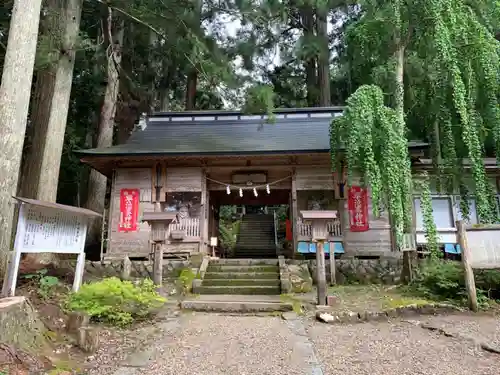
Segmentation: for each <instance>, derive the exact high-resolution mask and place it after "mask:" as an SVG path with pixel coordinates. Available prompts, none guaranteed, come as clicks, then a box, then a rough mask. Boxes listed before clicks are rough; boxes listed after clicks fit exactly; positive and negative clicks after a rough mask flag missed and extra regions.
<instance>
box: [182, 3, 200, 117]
mask: <svg viewBox="0 0 500 375" xmlns="http://www.w3.org/2000/svg"><path fill="white" fill-rule="evenodd" d="M194 7H195V8H194V9H193V11H194V13H195V15H194V16H193V19H194V21H193V22H194V23H193V25H192V27H193V31H194V33H195V34H196V35H197V36H201V35H202V31H201V12H202V9H203V0H196V1H195V5H194ZM195 64H196V62H195ZM198 68H199V67H198V66H196V65H195V66H191V67H190V69H189V72H188V75H187V79H186V106H185V109H186V111H192V110H194V109H195V108H196V89H197V87H198Z"/></svg>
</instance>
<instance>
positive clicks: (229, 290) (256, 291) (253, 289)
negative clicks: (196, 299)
mask: <svg viewBox="0 0 500 375" xmlns="http://www.w3.org/2000/svg"><path fill="white" fill-rule="evenodd" d="M193 292H194V293H195V294H241V295H243V294H245V295H246V294H252V295H272V294H280V293H281V288H280V287H279V286H203V285H202V286H200V287H196V288H193Z"/></svg>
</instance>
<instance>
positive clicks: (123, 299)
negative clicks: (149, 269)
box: [67, 277, 166, 325]
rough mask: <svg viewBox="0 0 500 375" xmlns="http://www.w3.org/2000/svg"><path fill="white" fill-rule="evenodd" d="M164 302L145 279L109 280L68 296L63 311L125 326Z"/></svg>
mask: <svg viewBox="0 0 500 375" xmlns="http://www.w3.org/2000/svg"><path fill="white" fill-rule="evenodd" d="M165 301H166V299H165V298H163V297H161V296H160V295H159V294H158V293H157V292H156V290H155V286H154V284H153V282H152V281H151V280H149V279H147V280H143V281H141V282H139V283H138V284H134V283H132V282H130V281H122V280H120V279H118V278H116V277H110V278H107V279H104V280H102V281H98V282H94V283H88V284H84V285H82V287H81V288H80V290H79V291H78V292H76V293H72V294H70V296H69V297H68V301H67V308H68V309H69V310H71V311H80V312H85V313H86V314H88V315H89V316H90V318H91V319H93V320H98V321H104V322H107V323H111V324H116V325H126V324H129V323H131V322H132V321H133V320H134V319H141V318H142V319H143V318H145V317H146V316H148V315H150V314H151V313H152V312H153V310H155V309H157V308H159V307H161V306H162V305H163V304H164V303H165Z"/></svg>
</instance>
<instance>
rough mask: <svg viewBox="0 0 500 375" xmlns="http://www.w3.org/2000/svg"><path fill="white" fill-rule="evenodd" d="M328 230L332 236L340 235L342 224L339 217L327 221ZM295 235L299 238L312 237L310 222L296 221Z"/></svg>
mask: <svg viewBox="0 0 500 375" xmlns="http://www.w3.org/2000/svg"><path fill="white" fill-rule="evenodd" d="M327 228H328V232H329V233H330V236H332V237H342V225H341V223H340V219H335V220H332V221H330V222H328V223H327ZM297 235H298V237H299V239H301V238H312V228H311V225H310V224H306V223H303V222H300V221H299V222H298V223H297Z"/></svg>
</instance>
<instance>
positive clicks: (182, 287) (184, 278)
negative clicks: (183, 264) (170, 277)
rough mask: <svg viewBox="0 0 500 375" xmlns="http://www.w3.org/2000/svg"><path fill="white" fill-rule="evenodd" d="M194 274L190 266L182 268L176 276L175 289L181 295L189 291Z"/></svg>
mask: <svg viewBox="0 0 500 375" xmlns="http://www.w3.org/2000/svg"><path fill="white" fill-rule="evenodd" d="M195 278H196V274H195V273H194V272H193V270H192V269H191V268H183V269H182V270H181V272H180V273H179V277H178V278H177V289H178V291H179V292H180V294H181V295H183V296H185V295H187V294H188V293H189V292H190V291H191V287H192V285H193V280H194V279H195Z"/></svg>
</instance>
